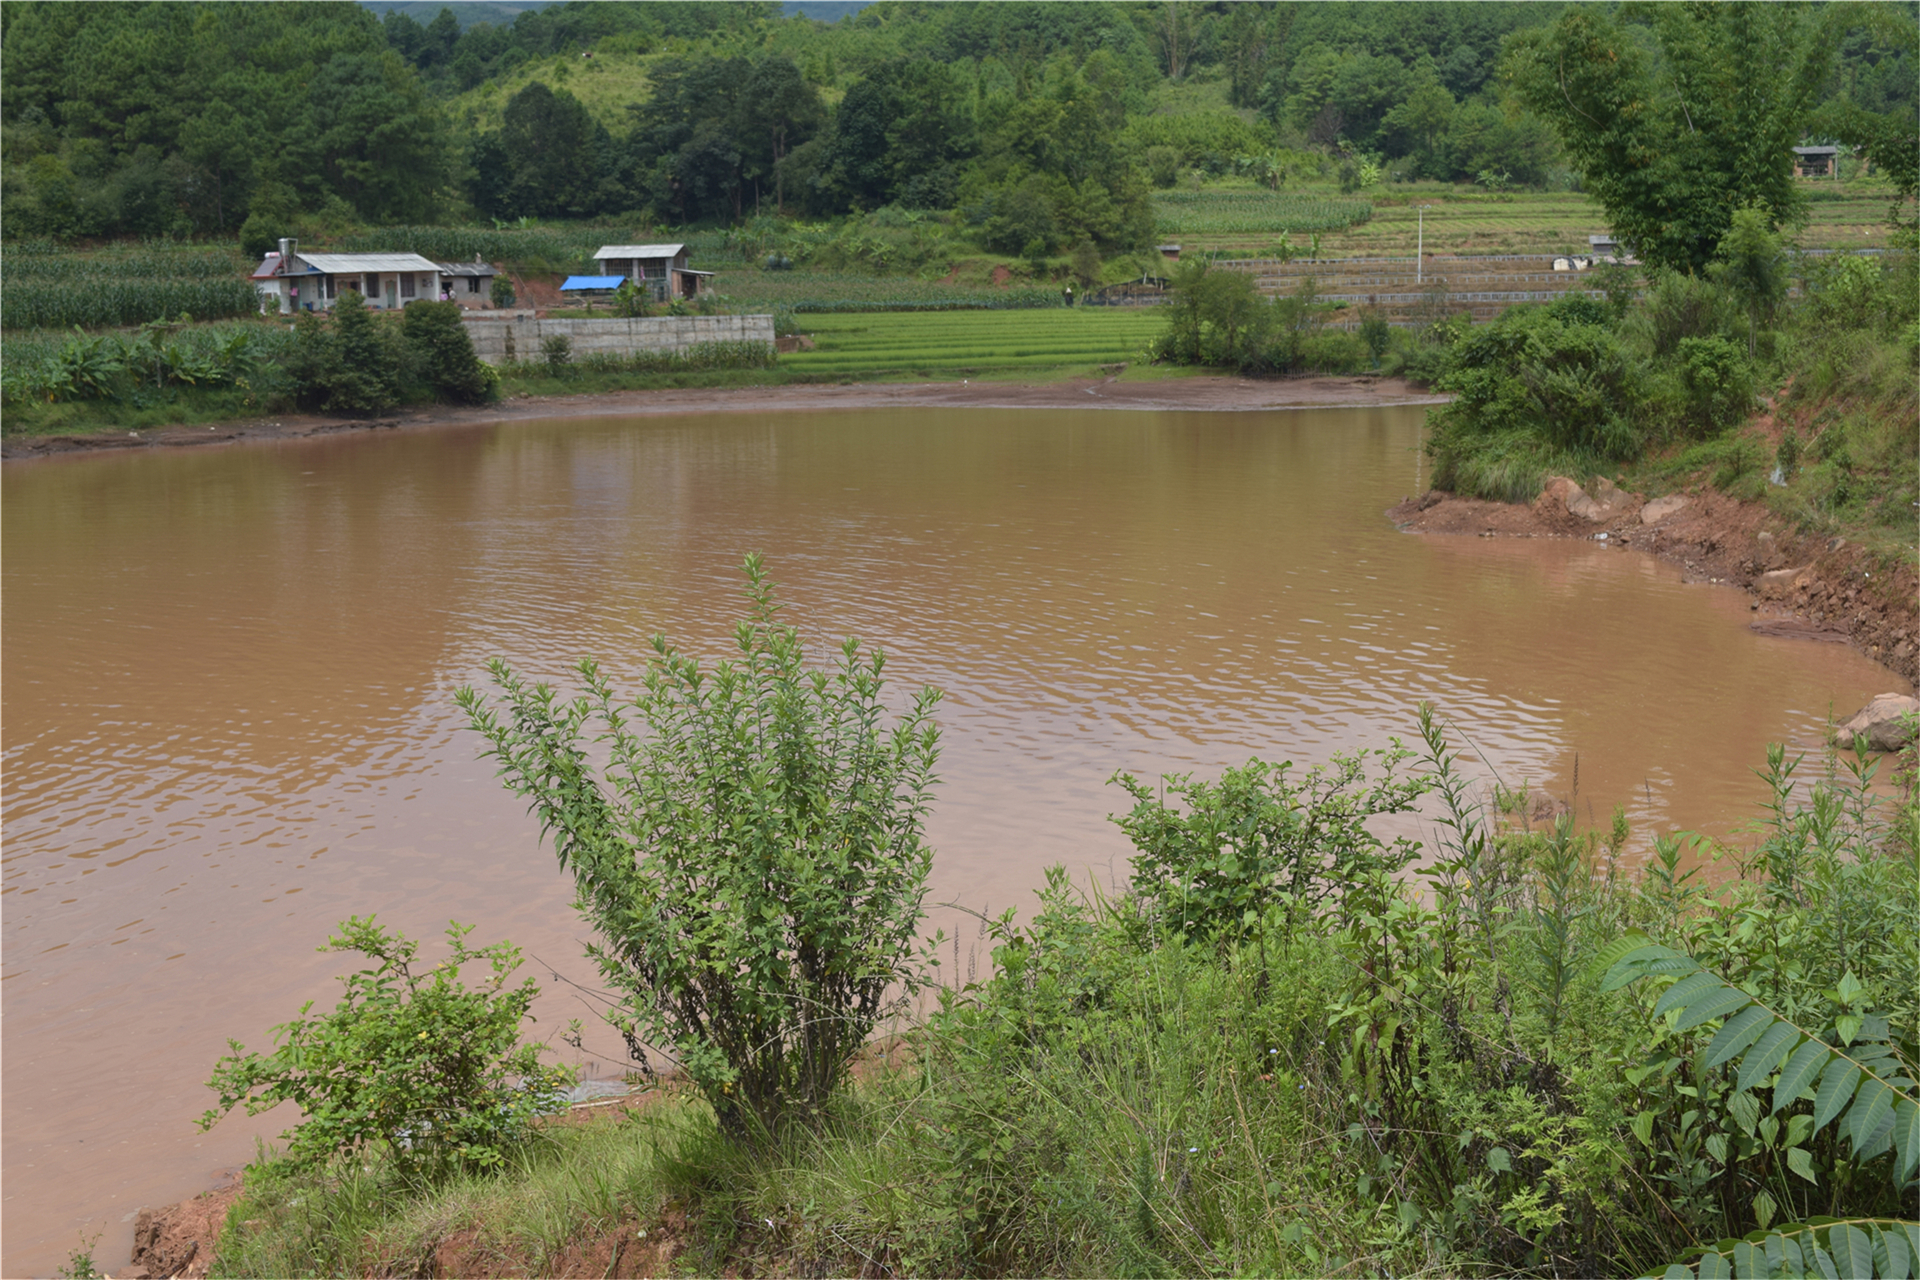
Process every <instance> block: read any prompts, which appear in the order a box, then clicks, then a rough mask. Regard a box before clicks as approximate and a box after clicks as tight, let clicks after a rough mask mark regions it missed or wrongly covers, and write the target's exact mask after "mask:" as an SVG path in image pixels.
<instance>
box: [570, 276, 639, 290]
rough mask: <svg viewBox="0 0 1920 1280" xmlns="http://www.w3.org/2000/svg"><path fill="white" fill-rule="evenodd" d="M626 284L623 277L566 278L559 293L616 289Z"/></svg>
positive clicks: (625, 279)
mask: <svg viewBox="0 0 1920 1280" xmlns="http://www.w3.org/2000/svg"><path fill="white" fill-rule="evenodd" d="M626 282H627V278H626V277H625V276H568V277H567V282H566V283H565V284H563V285H561V286H560V292H562V293H565V292H566V291H567V290H569V289H618V288H619V287H620V286H621V285H623V284H625V283H626Z"/></svg>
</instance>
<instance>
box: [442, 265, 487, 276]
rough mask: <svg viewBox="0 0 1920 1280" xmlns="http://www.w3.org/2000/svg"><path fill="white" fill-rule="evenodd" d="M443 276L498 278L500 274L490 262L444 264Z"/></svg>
mask: <svg viewBox="0 0 1920 1280" xmlns="http://www.w3.org/2000/svg"><path fill="white" fill-rule="evenodd" d="M440 274H441V275H443V276H497V275H499V274H500V273H499V272H498V271H495V270H494V269H493V264H492V263H488V262H443V263H441V264H440Z"/></svg>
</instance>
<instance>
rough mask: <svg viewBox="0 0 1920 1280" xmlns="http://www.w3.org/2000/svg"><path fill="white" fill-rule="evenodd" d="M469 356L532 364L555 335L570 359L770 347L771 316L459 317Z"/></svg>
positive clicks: (482, 315) (488, 361) (771, 332)
mask: <svg viewBox="0 0 1920 1280" xmlns="http://www.w3.org/2000/svg"><path fill="white" fill-rule="evenodd" d="M461 320H462V321H463V322H464V323H465V324H466V326H467V336H468V337H470V338H472V339H473V349H474V352H475V353H476V354H477V355H479V357H480V358H481V359H482V360H485V361H486V362H487V363H488V364H501V363H503V362H505V361H506V359H507V358H508V357H507V352H508V349H509V336H510V337H511V349H512V352H513V358H514V359H516V360H538V359H539V358H540V341H541V339H543V338H550V337H552V336H553V335H554V334H556V333H564V334H566V335H567V337H569V338H571V339H572V340H573V354H574V355H575V356H583V355H586V354H588V353H589V352H593V351H611V352H616V353H618V354H620V355H632V354H633V353H635V352H638V351H685V350H687V349H688V348H689V347H697V346H701V345H704V344H706V343H709V342H764V343H766V344H767V345H768V346H772V345H773V317H772V316H656V317H653V318H651V319H647V320H621V319H618V318H610V319H606V320H597V319H596V320H585V319H581V320H535V319H533V318H532V317H531V316H524V315H516V316H500V315H492V316H490V315H486V314H484V313H482V314H480V315H471V316H462V317H461Z"/></svg>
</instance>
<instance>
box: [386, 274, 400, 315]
mask: <svg viewBox="0 0 1920 1280" xmlns="http://www.w3.org/2000/svg"><path fill="white" fill-rule="evenodd" d="M399 280H400V277H399V276H389V277H387V310H389V311H392V310H394V309H395V308H396V307H398V306H399V305H400V295H399V293H398V290H399V288H400V285H399Z"/></svg>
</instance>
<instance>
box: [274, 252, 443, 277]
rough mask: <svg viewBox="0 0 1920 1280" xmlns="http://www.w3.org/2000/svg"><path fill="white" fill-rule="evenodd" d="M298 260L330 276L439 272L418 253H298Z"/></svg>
mask: <svg viewBox="0 0 1920 1280" xmlns="http://www.w3.org/2000/svg"><path fill="white" fill-rule="evenodd" d="M293 256H294V257H295V258H296V259H298V260H299V261H301V262H304V263H306V264H307V266H309V267H310V268H312V269H313V270H315V271H324V272H326V273H327V274H328V275H351V274H353V273H354V272H356V271H376V272H377V271H435V272H437V271H439V270H440V267H439V265H438V264H437V263H432V262H428V261H427V260H426V259H425V258H423V257H421V256H420V255H419V254H417V253H296V254H294V255H293Z"/></svg>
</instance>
